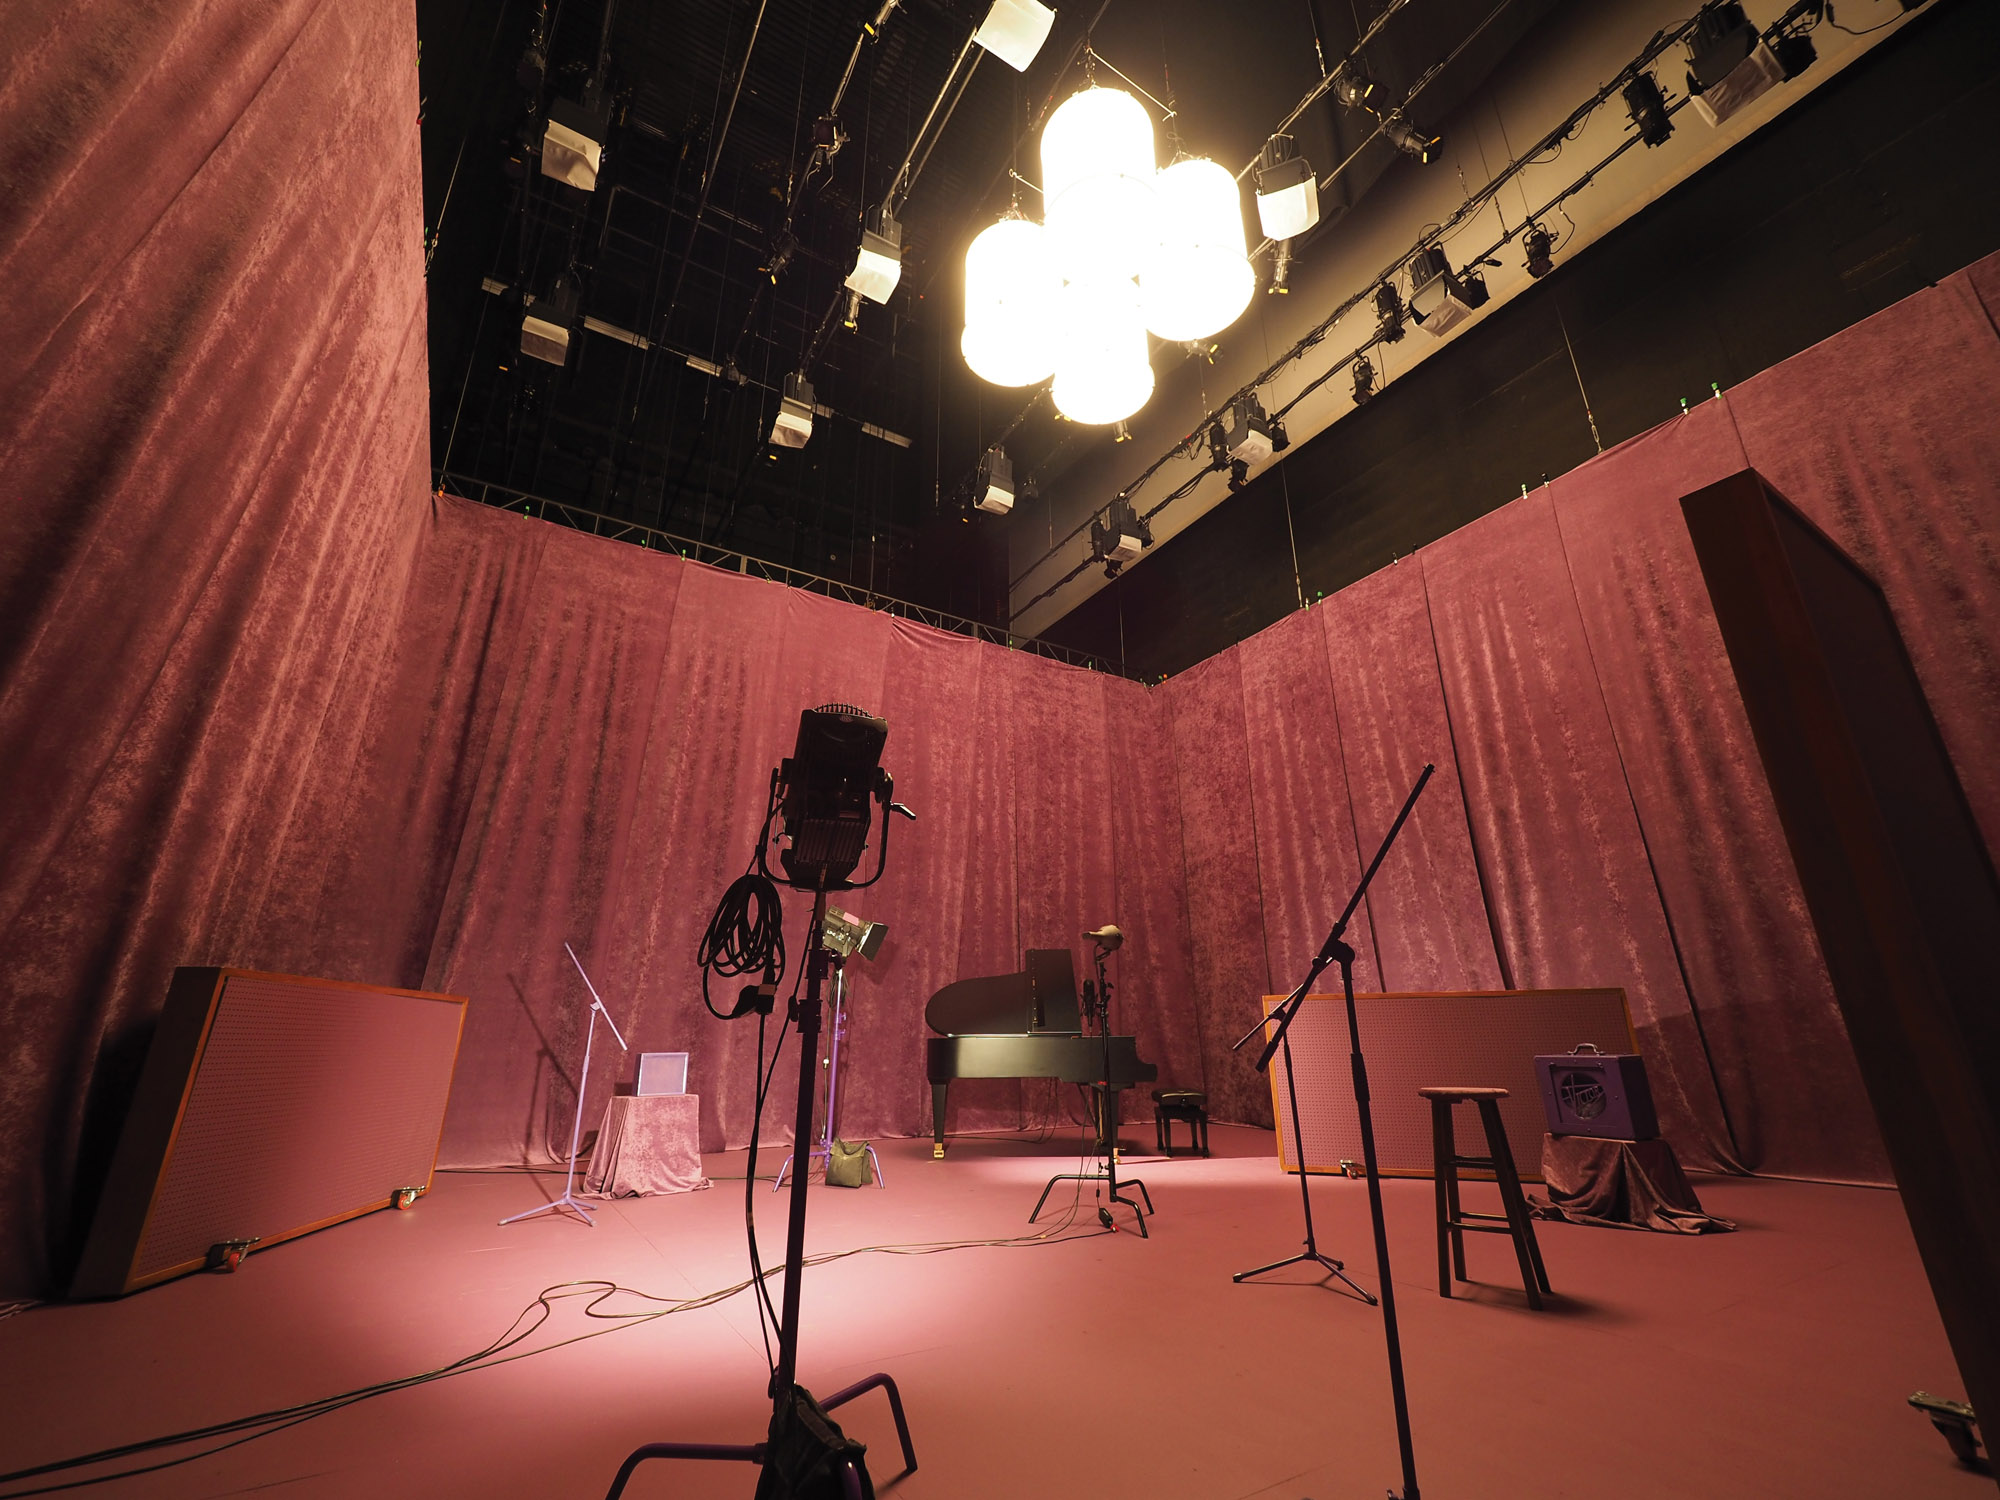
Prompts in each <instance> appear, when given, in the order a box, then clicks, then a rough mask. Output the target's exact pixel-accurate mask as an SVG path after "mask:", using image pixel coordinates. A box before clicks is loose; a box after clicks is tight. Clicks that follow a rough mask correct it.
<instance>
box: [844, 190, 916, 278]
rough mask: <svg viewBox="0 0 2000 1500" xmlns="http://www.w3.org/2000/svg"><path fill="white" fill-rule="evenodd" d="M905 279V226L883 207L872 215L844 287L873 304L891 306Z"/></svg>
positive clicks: (869, 215)
mask: <svg viewBox="0 0 2000 1500" xmlns="http://www.w3.org/2000/svg"><path fill="white" fill-rule="evenodd" d="M902 275H903V226H902V225H900V224H898V223H897V222H896V221H895V219H894V218H892V217H891V216H890V214H889V210H888V207H887V206H886V205H881V206H878V207H875V208H871V209H870V210H869V211H868V218H867V220H866V222H865V227H864V228H863V229H862V231H861V248H860V249H859V250H857V251H856V252H855V254H854V269H853V270H851V271H849V272H848V273H847V280H846V282H845V283H844V284H845V286H846V287H847V289H848V290H849V291H850V292H857V293H859V294H860V295H861V296H863V297H866V298H867V299H868V300H869V301H870V302H887V301H888V300H889V294H890V293H891V292H893V291H895V290H896V283H897V282H898V281H899V280H901V279H902Z"/></svg>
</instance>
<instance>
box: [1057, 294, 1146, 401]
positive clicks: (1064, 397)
mask: <svg viewBox="0 0 2000 1500" xmlns="http://www.w3.org/2000/svg"><path fill="white" fill-rule="evenodd" d="M1056 308H1057V317H1056V327H1057V336H1056V339H1055V345H1056V371H1055V374H1056V378H1055V385H1054V387H1053V389H1052V391H1051V394H1052V395H1053V396H1054V397H1055V403H1056V410H1057V411H1059V412H1061V413H1062V414H1063V415H1064V416H1066V417H1068V418H1069V419H1070V420H1071V421H1072V422H1082V423H1084V424H1086V425H1089V426H1103V425H1105V424H1107V423H1111V422H1121V421H1123V420H1124V419H1125V418H1127V417H1129V416H1131V415H1132V413H1133V412H1135V411H1137V410H1138V409H1139V408H1140V407H1142V406H1144V405H1145V404H1146V402H1147V400H1148V399H1149V398H1150V397H1151V396H1152V394H1153V364H1152V359H1151V351H1150V349H1149V348H1148V346H1147V343H1146V322H1145V317H1144V315H1143V314H1142V313H1141V311H1140V307H1139V288H1138V286H1137V284H1136V283H1134V282H1133V281H1132V280H1130V279H1129V278H1124V277H1121V278H1116V279H1110V280H1104V281H1072V282H1069V283H1068V284H1066V285H1065V286H1064V287H1063V289H1062V297H1061V299H1060V300H1059V301H1058V302H1057V304H1056Z"/></svg>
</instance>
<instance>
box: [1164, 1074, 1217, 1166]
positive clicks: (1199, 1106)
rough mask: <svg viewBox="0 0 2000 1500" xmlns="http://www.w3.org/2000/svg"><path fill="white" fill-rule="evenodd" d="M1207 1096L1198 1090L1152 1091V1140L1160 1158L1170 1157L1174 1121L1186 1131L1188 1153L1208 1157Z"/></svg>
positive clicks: (1172, 1151) (1172, 1145)
mask: <svg viewBox="0 0 2000 1500" xmlns="http://www.w3.org/2000/svg"><path fill="white" fill-rule="evenodd" d="M1207 1103H1208V1095H1206V1094H1204V1093H1203V1092H1202V1091H1201V1090H1200V1089H1154V1090H1153V1138H1154V1141H1155V1142H1156V1143H1157V1144H1158V1146H1159V1148H1160V1155H1162V1156H1172V1155H1173V1154H1174V1129H1173V1127H1174V1121H1176V1120H1182V1121H1185V1122H1186V1124H1187V1128H1188V1154H1189V1155H1190V1156H1206V1155H1208V1110H1207V1108H1206V1105H1207Z"/></svg>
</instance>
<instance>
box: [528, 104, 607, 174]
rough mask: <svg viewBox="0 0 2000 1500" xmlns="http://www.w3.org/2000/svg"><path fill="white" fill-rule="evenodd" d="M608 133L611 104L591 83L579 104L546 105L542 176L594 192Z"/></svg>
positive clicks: (602, 161)
mask: <svg viewBox="0 0 2000 1500" xmlns="http://www.w3.org/2000/svg"><path fill="white" fill-rule="evenodd" d="M610 133H611V101H610V100H609V99H607V98H606V97H605V96H604V90H603V87H602V85H601V84H599V83H598V81H597V80H596V79H592V80H591V82H590V85H589V87H587V88H586V89H585V90H584V91H583V98H582V100H581V101H577V100H573V99H557V100H556V101H555V102H554V103H552V104H550V105H549V119H548V124H547V126H546V128H545V129H544V130H543V131H542V175H543V176H544V177H553V178H555V180H556V181H557V182H566V183H568V184H569V185H570V186H571V187H573V188H582V189H583V190H584V191H585V192H586V193H588V192H592V191H595V189H596V187H597V172H598V168H599V167H601V166H602V165H603V163H604V141H605V137H606V136H608V135H609V134H610Z"/></svg>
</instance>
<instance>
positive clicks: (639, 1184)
mask: <svg viewBox="0 0 2000 1500" xmlns="http://www.w3.org/2000/svg"><path fill="white" fill-rule="evenodd" d="M700 1113H701V1100H700V1098H699V1096H697V1095H694V1094H615V1095H613V1096H612V1097H611V1099H610V1100H609V1102H607V1103H606V1104H605V1106H604V1121H603V1123H602V1124H601V1125H599V1126H598V1127H597V1144H596V1145H595V1146H593V1147H592V1148H591V1152H590V1175H589V1176H587V1177H586V1178H584V1181H583V1190H584V1191H585V1192H587V1193H590V1194H592V1195H593V1196H595V1197H599V1198H637V1197H644V1196H646V1195H648V1194H652V1193H691V1192H693V1191H695V1190H696V1189H697V1188H705V1187H707V1186H708V1179H707V1178H706V1177H704V1176H702V1175H701V1131H700V1126H699V1123H698V1120H699V1116H700Z"/></svg>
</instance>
